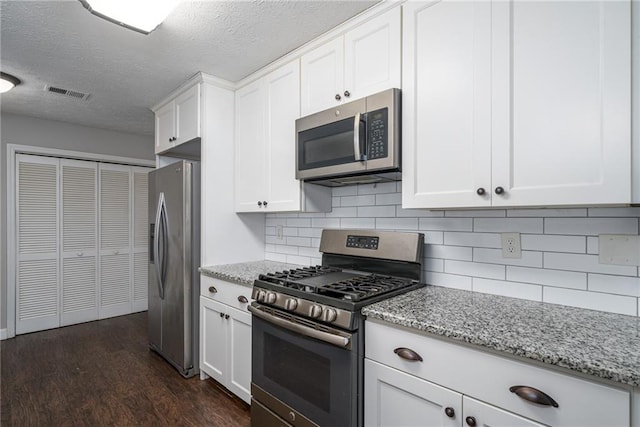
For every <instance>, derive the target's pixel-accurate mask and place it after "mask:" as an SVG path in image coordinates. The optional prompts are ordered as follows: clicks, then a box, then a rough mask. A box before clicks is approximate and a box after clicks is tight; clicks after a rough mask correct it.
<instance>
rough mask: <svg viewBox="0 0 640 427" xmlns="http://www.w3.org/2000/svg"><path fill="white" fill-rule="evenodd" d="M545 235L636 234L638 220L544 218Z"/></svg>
mask: <svg viewBox="0 0 640 427" xmlns="http://www.w3.org/2000/svg"><path fill="white" fill-rule="evenodd" d="M544 232H545V233H546V234H573V235H580V236H597V235H598V234H638V218H545V219H544Z"/></svg>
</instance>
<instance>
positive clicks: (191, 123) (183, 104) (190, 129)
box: [174, 84, 200, 145]
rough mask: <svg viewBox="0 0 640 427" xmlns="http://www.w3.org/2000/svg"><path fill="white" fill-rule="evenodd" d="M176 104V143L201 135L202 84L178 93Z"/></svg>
mask: <svg viewBox="0 0 640 427" xmlns="http://www.w3.org/2000/svg"><path fill="white" fill-rule="evenodd" d="M175 106H176V134H175V137H176V141H175V143H174V144H175V145H178V144H182V143H183V142H186V141H190V140H192V139H193V138H197V137H199V136H200V84H197V85H195V86H193V87H192V88H190V89H188V90H187V91H186V92H184V93H182V94H180V95H178V96H177V97H176V100H175Z"/></svg>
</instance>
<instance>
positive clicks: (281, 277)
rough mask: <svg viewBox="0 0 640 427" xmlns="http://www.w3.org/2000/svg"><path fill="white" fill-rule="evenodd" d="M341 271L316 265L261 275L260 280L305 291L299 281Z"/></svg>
mask: <svg viewBox="0 0 640 427" xmlns="http://www.w3.org/2000/svg"><path fill="white" fill-rule="evenodd" d="M339 271H341V270H340V269H339V268H334V267H323V266H321V265H315V266H310V267H301V268H295V269H292V270H283V271H279V272H276V273H268V274H261V275H260V276H259V279H260V280H264V281H266V282H270V283H275V284H277V285H282V286H286V287H288V288H294V289H303V288H305V287H304V285H301V284H299V283H296V281H297V280H302V279H308V278H310V277H316V276H321V275H323V274H327V273H336V272H339Z"/></svg>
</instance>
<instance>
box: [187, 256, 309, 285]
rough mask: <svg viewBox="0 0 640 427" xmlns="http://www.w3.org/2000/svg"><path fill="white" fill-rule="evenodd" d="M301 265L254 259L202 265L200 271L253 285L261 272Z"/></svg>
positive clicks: (211, 275) (218, 277)
mask: <svg viewBox="0 0 640 427" xmlns="http://www.w3.org/2000/svg"><path fill="white" fill-rule="evenodd" d="M300 267H301V266H300V265H296V264H285V263H283V262H276V261H252V262H241V263H238V264H224V265H213V266H205V267H200V273H202V274H204V275H206V276H209V277H214V278H216V279H221V280H227V281H229V282H233V283H238V284H240V285H246V286H253V281H254V280H255V279H257V278H258V276H259V275H260V274H266V273H274V272H276V271H282V270H289V269H291V268H300Z"/></svg>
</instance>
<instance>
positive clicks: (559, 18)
mask: <svg viewBox="0 0 640 427" xmlns="http://www.w3.org/2000/svg"><path fill="white" fill-rule="evenodd" d="M630 16H631V11H630V2H629V1H607V0H605V1H583V2H576V1H564V2H558V1H553V2H533V1H532V2H525V1H523V2H495V3H493V6H492V22H493V25H492V37H493V52H492V55H493V63H492V69H493V79H492V86H493V103H492V106H491V109H492V111H493V124H492V134H493V160H492V164H493V179H492V183H493V188H494V190H495V188H496V187H502V188H503V189H504V190H505V191H504V193H503V194H502V195H501V196H496V195H495V194H494V196H493V205H494V206H519V205H557V204H565V205H571V204H583V205H584V204H603V203H629V202H630V194H631V190H630V183H631V178H630V168H631V166H630V155H631V153H630V138H631V136H630V129H631V127H630V117H631V111H630V108H631V107H630V105H631V103H630V102H631V101H630V95H631V87H630V82H631V76H630V72H631V62H630V60H631V55H630V52H631V48H630V41H631V33H630V25H631V20H630Z"/></svg>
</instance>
